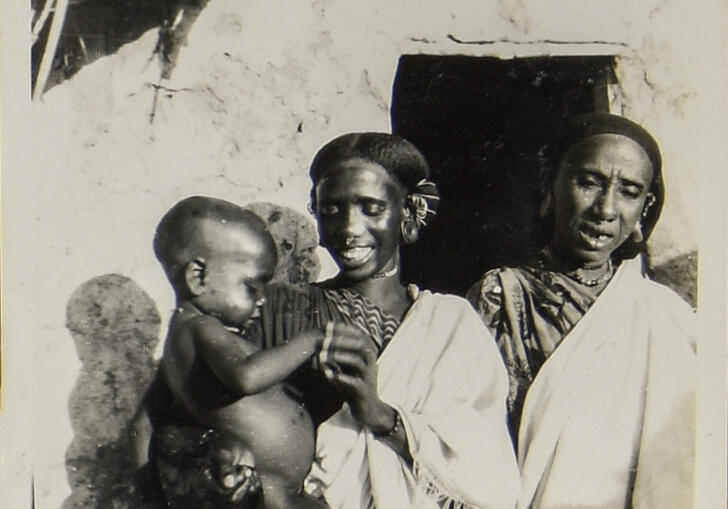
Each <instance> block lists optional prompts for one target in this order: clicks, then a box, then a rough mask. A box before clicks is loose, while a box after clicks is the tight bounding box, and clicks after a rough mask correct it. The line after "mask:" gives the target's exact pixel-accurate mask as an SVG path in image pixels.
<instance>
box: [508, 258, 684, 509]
mask: <svg viewBox="0 0 728 509" xmlns="http://www.w3.org/2000/svg"><path fill="white" fill-rule="evenodd" d="M694 327H695V324H694V316H693V313H692V312H691V310H690V308H689V307H688V305H687V304H685V303H684V302H683V301H682V300H681V299H680V298H679V297H678V296H677V295H675V294H674V293H673V292H672V291H671V290H669V289H667V288H666V287H664V286H662V285H659V284H657V283H654V282H652V281H650V280H648V279H646V278H645V277H643V276H642V274H641V272H640V263H639V260H638V259H634V260H629V261H625V262H623V263H622V266H621V267H620V268H619V270H618V271H617V273H616V274H615V276H614V278H613V279H612V281H611V282H610V283H609V285H608V286H607V288H606V289H605V290H604V291H603V292H602V294H601V295H600V296H599V298H598V299H597V300H596V302H595V303H594V305H593V306H592V307H591V309H590V310H589V311H588V312H587V314H586V315H585V316H584V317H583V318H582V319H581V320H580V321H579V322H578V323H577V324H576V326H575V327H574V329H573V330H572V331H571V332H570V333H569V334H568V335H567V336H566V337H565V338H564V339H563V340H562V342H561V344H560V345H559V346H558V348H556V350H555V351H554V352H553V353H552V354H551V356H550V357H549V358H548V360H547V361H546V363H545V364H544V365H543V366H542V367H541V369H540V370H539V372H538V374H537V376H536V378H535V380H534V382H533V384H532V385H531V387H530V389H529V391H528V394H527V396H526V401H525V404H524V410H523V417H522V421H521V426H520V432H519V464H520V467H521V470H522V478H523V482H522V486H521V492H520V495H519V499H518V507H519V508H529V507H532V508H539V509H546V508H564V507H569V508H571V507H579V508H600V509H603V508H612V507H614V508H616V507H619V508H623V507H632V508H636V509H639V508H659V509H667V508H680V509H686V508H689V507H692V496H693V492H692V487H693V478H692V475H693V467H694V465H693V462H694V419H695V415H694V395H695V361H696V356H695V346H694V343H693V331H694Z"/></svg>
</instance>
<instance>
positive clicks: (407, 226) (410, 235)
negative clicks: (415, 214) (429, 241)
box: [400, 219, 420, 244]
mask: <svg viewBox="0 0 728 509" xmlns="http://www.w3.org/2000/svg"><path fill="white" fill-rule="evenodd" d="M400 230H401V232H402V241H403V242H404V243H405V244H412V243H413V242H416V241H417V239H418V238H419V236H420V229H419V228H418V226H417V223H416V222H415V221H414V220H413V219H405V220H404V221H402V222H401V223H400Z"/></svg>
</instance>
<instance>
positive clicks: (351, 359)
mask: <svg viewBox="0 0 728 509" xmlns="http://www.w3.org/2000/svg"><path fill="white" fill-rule="evenodd" d="M327 363H328V364H334V365H335V366H337V367H338V368H339V370H341V371H346V372H349V373H358V374H362V373H364V372H365V371H366V370H367V366H368V361H367V359H366V357H365V356H364V355H362V354H361V353H359V352H352V351H346V350H338V349H337V350H334V351H332V352H329V357H328V360H327Z"/></svg>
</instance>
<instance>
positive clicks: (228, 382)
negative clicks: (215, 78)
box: [152, 196, 325, 509]
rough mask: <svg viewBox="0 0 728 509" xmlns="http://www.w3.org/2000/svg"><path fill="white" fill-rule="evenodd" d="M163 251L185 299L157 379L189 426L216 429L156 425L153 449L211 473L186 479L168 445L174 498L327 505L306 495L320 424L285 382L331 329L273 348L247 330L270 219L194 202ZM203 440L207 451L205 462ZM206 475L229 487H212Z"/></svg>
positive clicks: (161, 235) (169, 221) (268, 507)
mask: <svg viewBox="0 0 728 509" xmlns="http://www.w3.org/2000/svg"><path fill="white" fill-rule="evenodd" d="M154 252H155V254H156V256H157V258H158V259H159V261H160V262H161V264H162V266H163V267H164V270H165V273H166V275H167V277H168V279H169V281H170V283H171V284H172V287H173V289H174V291H175V295H176V309H175V311H174V314H173V316H172V317H171V320H170V323H169V333H168V336H167V340H166V343H165V347H164V353H163V356H162V359H161V361H160V367H159V377H158V382H160V383H162V384H163V385H164V386H165V388H166V391H167V393H168V395H169V398H170V399H171V400H172V401H173V402H174V405H175V407H176V408H177V409H178V410H177V411H178V412H179V413H180V414H181V415H182V416H183V422H185V423H186V424H189V425H190V427H191V429H197V430H199V429H202V430H203V431H204V430H205V429H206V430H207V431H204V432H203V433H201V434H200V433H199V432H198V433H197V434H196V435H193V436H194V437H195V438H193V439H190V438H189V436H186V435H185V434H184V432H183V430H184V426H183V427H172V428H164V427H162V429H155V434H156V435H157V436H156V438H155V441H156V442H157V446H156V447H157V448H158V449H160V450H161V449H164V445H162V446H161V447H160V446H159V445H158V444H159V443H162V444H164V442H165V441H167V442H174V443H175V444H176V445H175V446H174V447H172V448H171V449H174V451H173V453H174V454H176V455H177V461H178V460H179V457H181V456H185V451H186V450H187V451H188V452H189V455H188V456H189V458H192V459H190V461H191V462H193V463H194V462H195V461H197V464H194V465H192V464H191V467H192V468H191V470H195V469H197V475H198V477H200V476H201V477H202V480H201V481H200V480H199V479H198V480H197V481H196V480H194V479H188V480H184V479H182V477H183V476H182V475H181V474H180V471H179V470H178V469H176V467H174V466H172V465H170V464H169V461H167V460H165V453H164V451H162V452H161V453H158V454H157V455H156V456H157V457H156V461H155V464H156V470H157V472H158V476H159V479H160V483H161V485H162V487H163V491H164V495H165V498H166V502H167V503H168V504H170V505H171V506H172V507H195V508H202V507H207V506H208V505H209V506H210V507H213V506H214V507H236V508H237V507H240V508H242V507H251V508H255V509H262V508H265V509H279V508H280V509H284V508H322V507H325V505H323V504H322V503H320V502H318V501H316V500H314V499H312V498H310V497H308V496H307V495H305V494H304V493H303V492H302V484H303V479H304V477H305V475H306V473H307V472H308V470H309V468H310V466H311V462H312V460H313V455H314V430H313V424H312V421H311V417H310V416H309V414H308V412H307V411H306V410H305V409H304V408H303V406H302V405H301V403H300V402H299V401H297V399H296V398H295V397H293V396H291V391H290V390H288V387H287V385H286V384H285V380H286V378H287V377H288V376H289V375H290V374H291V373H292V372H293V371H294V370H296V368H298V367H299V366H301V365H302V364H303V363H305V362H306V361H308V360H309V359H310V358H311V356H312V355H314V354H315V353H316V352H317V351H318V350H320V346H321V342H322V340H323V333H322V332H321V331H320V330H316V329H312V330H310V331H305V332H301V333H298V334H296V335H295V336H294V337H292V338H291V339H290V340H289V341H287V342H286V343H283V344H281V345H277V346H275V347H271V348H269V349H265V350H262V349H260V348H259V347H257V346H256V345H254V344H253V343H251V342H249V341H247V340H245V339H243V337H242V336H241V334H240V332H241V328H244V327H245V324H246V323H249V322H250V320H251V319H254V318H256V317H257V316H258V308H259V307H260V306H261V305H262V303H263V301H264V299H263V289H264V287H265V285H266V284H267V282H268V281H269V280H270V279H271V277H272V275H273V271H274V269H275V267H276V263H277V255H276V247H275V243H274V241H273V239H272V237H271V235H270V233H269V232H268V231H267V229H266V227H265V224H264V223H263V221H262V220H261V219H260V218H258V217H257V216H256V215H254V214H253V213H251V212H248V211H245V210H243V209H242V208H240V207H238V206H237V205H234V204H232V203H230V202H226V201H223V200H219V199H215V198H208V197H200V196H194V197H190V198H187V199H185V200H182V201H181V202H179V203H178V204H177V205H175V206H174V207H173V208H172V209H171V210H170V211H169V212H167V214H166V215H165V216H164V217H163V218H162V220H161V222H160V224H159V226H158V227H157V231H156V235H155V238H154ZM155 441H153V443H154V442H155ZM175 441H176V442H175ZM154 447H155V445H153V446H152V449H154ZM200 447H205V448H207V450H208V451H209V454H207V453H206V454H207V457H206V458H205V461H204V462H202V463H200V460H199V457H200V453H199V448H200ZM195 448H197V449H198V450H195ZM167 449H170V448H169V447H168V448H167ZM203 456H204V454H203ZM194 458H198V459H194ZM178 464H179V461H178ZM187 466H190V465H187ZM205 482H207V483H208V487H209V485H212V484H215V485H217V486H221V487H222V488H223V490H222V491H221V492H220V493H209V492H207V491H206V490H208V487H206V485H205ZM261 491H262V496H261ZM216 497H217V498H216Z"/></svg>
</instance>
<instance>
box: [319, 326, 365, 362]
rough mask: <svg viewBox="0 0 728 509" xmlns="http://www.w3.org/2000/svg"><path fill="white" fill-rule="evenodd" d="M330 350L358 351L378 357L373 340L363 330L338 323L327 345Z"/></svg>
mask: <svg viewBox="0 0 728 509" xmlns="http://www.w3.org/2000/svg"><path fill="white" fill-rule="evenodd" d="M326 346H327V347H328V349H329V350H349V351H358V352H362V353H363V354H365V355H366V357H367V358H374V359H376V356H377V352H376V347H375V346H374V343H373V341H372V340H371V339H370V338H369V337H367V335H366V334H364V333H363V332H362V331H361V330H359V329H358V328H356V327H353V326H351V325H347V324H343V323H336V324H335V326H334V329H333V337H332V340H331V341H330V342H329V343H328V344H327V345H326Z"/></svg>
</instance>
